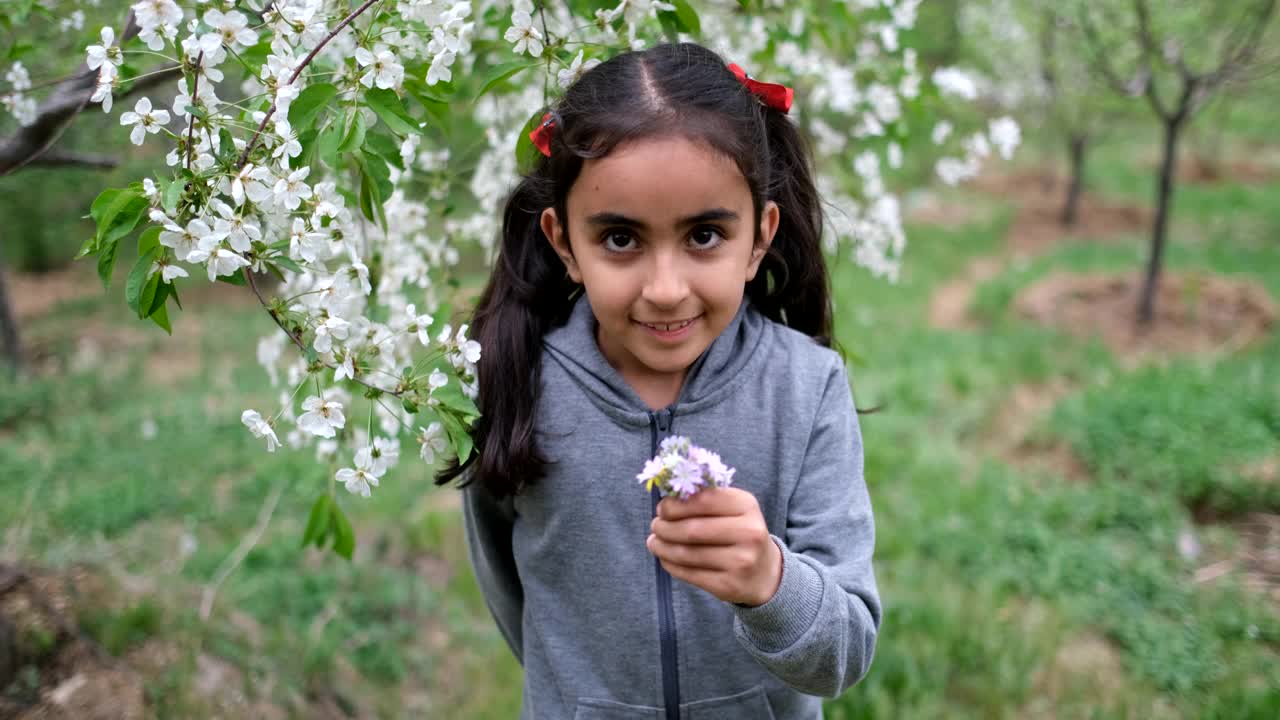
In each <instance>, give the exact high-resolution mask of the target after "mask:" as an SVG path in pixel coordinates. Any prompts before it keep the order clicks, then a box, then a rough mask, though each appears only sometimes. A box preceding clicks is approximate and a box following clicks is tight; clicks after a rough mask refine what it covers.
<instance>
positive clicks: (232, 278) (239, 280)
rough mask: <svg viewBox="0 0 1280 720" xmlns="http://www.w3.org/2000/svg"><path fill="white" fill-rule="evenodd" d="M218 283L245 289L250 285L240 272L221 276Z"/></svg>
mask: <svg viewBox="0 0 1280 720" xmlns="http://www.w3.org/2000/svg"><path fill="white" fill-rule="evenodd" d="M218 282H224V283H226V284H228V285H239V286H240V287H244V286H245V285H247V284H248V283H247V282H246V281H245V279H244V273H243V272H240V271H238V270H237V271H236V272H233V273H231V274H230V275H219V276H218Z"/></svg>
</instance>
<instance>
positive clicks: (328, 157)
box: [316, 122, 343, 169]
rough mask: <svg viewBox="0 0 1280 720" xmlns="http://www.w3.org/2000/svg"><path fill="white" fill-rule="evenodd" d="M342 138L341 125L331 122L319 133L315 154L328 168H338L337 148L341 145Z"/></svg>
mask: <svg viewBox="0 0 1280 720" xmlns="http://www.w3.org/2000/svg"><path fill="white" fill-rule="evenodd" d="M342 137H343V133H342V123H340V122H332V123H330V124H329V125H328V126H327V127H326V128H325V129H324V130H322V131H320V137H319V139H318V140H316V154H317V155H319V156H320V161H321V162H323V163H324V164H325V165H328V166H329V167H330V168H334V169H337V167H338V146H339V145H341V144H342Z"/></svg>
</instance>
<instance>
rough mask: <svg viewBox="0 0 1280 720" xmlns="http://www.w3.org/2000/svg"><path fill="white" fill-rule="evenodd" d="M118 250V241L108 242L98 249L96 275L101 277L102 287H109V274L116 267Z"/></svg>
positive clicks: (107, 288)
mask: <svg viewBox="0 0 1280 720" xmlns="http://www.w3.org/2000/svg"><path fill="white" fill-rule="evenodd" d="M119 252H120V241H119V240H116V241H114V242H111V243H108V244H107V246H106V247H104V248H102V249H101V250H99V251H98V277H100V278H102V289H103V290H110V289H111V274H112V272H114V271H115V269H116V256H117V255H118V254H119Z"/></svg>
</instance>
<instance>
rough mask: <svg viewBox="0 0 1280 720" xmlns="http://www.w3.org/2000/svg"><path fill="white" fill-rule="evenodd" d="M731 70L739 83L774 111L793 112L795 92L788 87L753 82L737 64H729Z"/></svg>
mask: <svg viewBox="0 0 1280 720" xmlns="http://www.w3.org/2000/svg"><path fill="white" fill-rule="evenodd" d="M729 70H731V71H732V72H733V74H734V75H735V76H736V77H737V78H738V82H740V83H742V84H743V85H746V86H747V89H748V90H750V91H751V93H752V94H753V95H755V96H756V97H758V98H760V99H761V100H762V101H764V104H765V105H768V106H769V107H771V108H773V109H774V110H781V111H782V112H784V113H785V112H787V111H789V110H791V98H792V97H793V96H794V95H795V92H796V91H795V90H793V89H791V88H789V87H787V86H786V85H779V84H777V83H767V82H760V81H759V80H752V79H751V76H750V75H748V74H747V71H746V70H743V69H742V68H741V67H740V66H739V65H738V64H737V63H729Z"/></svg>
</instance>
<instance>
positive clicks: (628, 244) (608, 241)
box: [601, 231, 636, 252]
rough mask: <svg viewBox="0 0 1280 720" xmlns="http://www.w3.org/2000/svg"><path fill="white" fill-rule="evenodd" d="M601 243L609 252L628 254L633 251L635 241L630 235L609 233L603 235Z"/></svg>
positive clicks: (615, 232) (616, 232)
mask: <svg viewBox="0 0 1280 720" xmlns="http://www.w3.org/2000/svg"><path fill="white" fill-rule="evenodd" d="M601 242H602V244H603V245H604V249H605V250H608V251H609V252H630V251H632V250H635V242H636V239H635V237H634V236H633V235H631V234H630V233H626V232H618V231H609V232H606V233H605V234H604V238H603V239H602V240H601Z"/></svg>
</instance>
